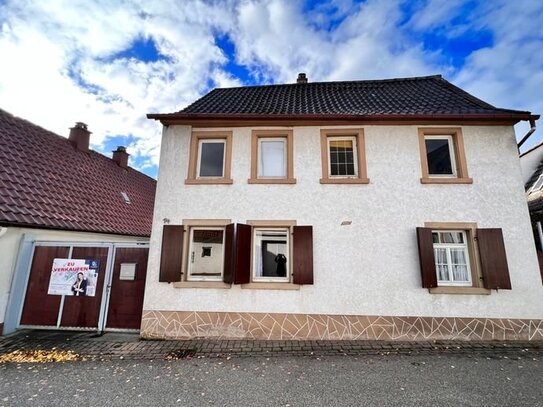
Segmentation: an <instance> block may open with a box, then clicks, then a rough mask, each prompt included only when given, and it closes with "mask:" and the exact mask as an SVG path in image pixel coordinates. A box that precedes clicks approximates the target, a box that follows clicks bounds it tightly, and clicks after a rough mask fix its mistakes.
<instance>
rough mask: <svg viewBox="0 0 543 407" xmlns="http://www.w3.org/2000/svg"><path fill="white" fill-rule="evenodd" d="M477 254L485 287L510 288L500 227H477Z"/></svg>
mask: <svg viewBox="0 0 543 407" xmlns="http://www.w3.org/2000/svg"><path fill="white" fill-rule="evenodd" d="M477 241H478V243H479V256H480V258H481V269H482V274H483V283H484V287H485V288H496V289H498V288H499V289H502V290H510V289H511V280H510V278H509V268H508V267H507V256H506V255H505V245H504V243H503V234H502V230H501V229H477Z"/></svg>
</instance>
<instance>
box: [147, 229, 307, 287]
mask: <svg viewBox="0 0 543 407" xmlns="http://www.w3.org/2000/svg"><path fill="white" fill-rule="evenodd" d="M183 235H184V227H183V225H164V227H163V232H162V253H161V257H160V275H159V280H158V281H159V282H168V283H171V282H176V281H181V268H182V265H183ZM252 236H253V231H252V227H251V226H250V225H245V224H239V223H238V224H233V223H231V224H230V225H227V226H226V231H225V242H224V272H223V281H224V282H225V283H228V284H247V283H249V282H250V281H251V251H252ZM292 251H293V263H292V264H293V267H292V270H293V283H294V284H313V227H312V226H294V236H293V250H292Z"/></svg>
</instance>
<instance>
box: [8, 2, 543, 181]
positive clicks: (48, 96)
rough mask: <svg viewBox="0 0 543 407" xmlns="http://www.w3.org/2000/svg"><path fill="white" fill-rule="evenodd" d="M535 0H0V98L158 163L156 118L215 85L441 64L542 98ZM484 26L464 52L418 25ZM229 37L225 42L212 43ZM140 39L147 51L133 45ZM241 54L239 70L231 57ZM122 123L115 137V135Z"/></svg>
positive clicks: (538, 105) (444, 31)
mask: <svg viewBox="0 0 543 407" xmlns="http://www.w3.org/2000/svg"><path fill="white" fill-rule="evenodd" d="M542 7H543V6H542V5H540V4H539V2H534V1H529V0H519V1H517V2H515V3H513V2H510V1H507V0H497V1H496V2H482V1H481V2H473V1H471V0H470V1H458V2H450V1H443V0H427V1H426V0H415V1H411V2H406V1H401V0H390V1H385V2H383V1H378V0H367V1H365V2H362V3H360V2H356V1H351V0H341V1H334V2H332V1H330V2H327V1H322V2H317V3H316V5H314V4H313V3H311V2H304V1H301V0H299V1H288V0H242V1H241V0H240V1H235V0H222V1H203V0H201V1H198V0H195V1H190V2H186V1H176V0H163V1H159V2H140V1H137V0H125V1H122V2H121V1H111V0H108V1H106V0H99V1H92V2H89V1H86V0H49V1H47V2H33V1H21V0H7V1H4V2H3V3H2V4H1V5H0V55H2V63H0V107H2V108H4V109H6V110H8V111H11V112H12V113H14V114H16V115H19V116H21V117H24V118H27V119H29V120H31V121H33V122H35V123H37V124H39V125H41V126H43V127H46V128H48V129H51V130H53V131H55V132H57V133H59V134H62V135H66V134H67V133H68V127H70V126H71V125H72V124H73V123H74V122H76V121H84V122H86V123H88V124H89V126H90V128H91V130H92V131H93V137H92V143H93V145H94V147H95V148H98V149H103V148H105V147H104V146H105V145H106V144H107V142H108V140H110V139H112V138H113V139H115V140H119V143H121V142H125V143H128V144H129V146H128V147H129V152H130V153H131V154H132V158H134V160H133V161H132V163H134V164H136V165H137V166H138V167H139V168H142V169H151V173H153V171H152V169H153V168H154V169H156V165H157V164H158V158H159V157H158V155H159V144H160V131H161V129H160V125H159V123H156V122H153V121H150V120H147V119H146V118H145V114H146V113H149V112H171V111H177V110H180V109H182V108H183V107H184V106H186V105H188V104H189V103H191V102H193V101H194V100H195V99H197V98H198V97H200V96H201V95H202V94H204V93H206V92H207V91H208V90H209V89H210V88H212V87H216V86H220V87H229V86H240V85H242V84H244V81H245V82H247V81H249V82H250V83H251V84H252V83H285V82H293V81H294V80H295V78H296V75H297V73H298V72H302V71H305V72H307V74H308V76H309V79H310V80H311V81H314V80H349V79H372V78H387V77H400V76H413V75H425V74H434V73H440V72H441V73H444V74H445V76H446V77H447V78H448V79H450V80H452V81H453V82H454V83H456V84H458V85H460V86H462V87H464V88H466V90H468V91H471V92H473V93H474V94H476V95H477V96H479V97H481V98H483V99H485V100H487V101H489V102H490V103H493V104H496V105H498V106H501V107H510V108H517V109H527V110H532V111H536V112H542V111H543V102H542V100H543V98H542V97H541V96H540V94H539V92H538V89H541V87H542V85H543V69H542V68H543V66H542V58H541V57H540V56H539V55H540V54H539V52H538V51H539V50H540V49H541V47H542V45H543V44H542V37H541V35H538V32H539V31H538V30H539V27H540V26H541V16H543V8H542ZM478 30H481V31H485V32H488V33H490V35H491V37H492V41H491V43H490V44H485V45H484V46H481V47H478V48H475V49H473V50H472V52H470V53H469V55H467V56H466V57H465V59H464V60H463V61H462V63H461V64H460V65H454V64H452V63H451V61H450V59H448V58H447V52H446V51H445V50H444V49H440V48H439V47H437V48H436V47H434V48H431V49H429V48H428V47H427V46H426V44H425V41H424V39H423V37H424V35H426V34H427V33H431V32H437V33H439V35H441V36H443V37H444V38H456V37H461V36H462V35H466V34H465V33H466V32H469V33H470V35H473V33H474V32H475V33H476V32H477V31H478ZM221 37H226V38H227V39H228V41H229V42H231V43H232V46H233V49H234V51H233V54H230V53H229V52H226V51H225V50H224V49H221V47H220V44H219V43H220V41H219V38H221ZM141 43H146V44H147V43H149V44H151V45H152V47H154V48H155V51H156V52H155V54H156V55H153V57H152V58H145V57H143V56H138V55H133V54H131V53H130V52H127V51H130V50H132V49H133V48H134V47H135V45H137V44H141ZM231 63H234V64H237V66H243V67H244V69H245V72H248V78H247V77H245V78H240V77H236V74H235V73H234V72H233V71H231V70H229V66H230V65H229V64H231ZM123 137H124V138H123Z"/></svg>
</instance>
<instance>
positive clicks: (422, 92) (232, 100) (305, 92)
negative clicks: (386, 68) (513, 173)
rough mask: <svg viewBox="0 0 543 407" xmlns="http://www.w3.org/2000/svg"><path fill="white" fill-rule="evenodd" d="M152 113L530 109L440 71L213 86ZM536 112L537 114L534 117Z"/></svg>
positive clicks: (496, 112) (499, 113)
mask: <svg viewBox="0 0 543 407" xmlns="http://www.w3.org/2000/svg"><path fill="white" fill-rule="evenodd" d="M147 117H148V118H150V119H159V120H168V119H170V120H175V119H205V118H211V117H213V118H224V119H264V118H273V119H281V118H288V119H296V118H297V119H321V120H326V119H332V118H334V119H341V118H345V119H353V120H357V119H358V120H360V119H379V120H381V119H398V120H404V119H407V120H409V119H420V118H428V119H439V118H443V119H448V118H458V119H461V118H468V119H469V118H471V119H475V118H485V119H498V118H501V119H508V120H517V121H518V120H528V119H529V118H534V116H533V115H531V113H530V112H525V111H518V110H509V109H500V108H496V107H494V106H492V105H490V104H488V103H486V102H484V101H482V100H480V99H478V98H476V97H475V96H473V95H470V94H469V93H467V92H465V91H464V90H462V89H460V88H458V87H456V86H454V85H453V84H451V83H450V82H448V81H446V80H445V79H443V78H442V77H441V75H434V76H425V77H414V78H398V79H384V80H366V81H345V82H309V83H294V84H284V85H265V86H245V87H237V88H223V89H222V88H218V89H214V90H212V91H211V92H209V93H208V94H206V95H205V96H203V97H202V98H200V99H198V100H196V101H195V102H194V103H192V104H191V105H190V106H188V107H186V108H185V109H183V110H181V111H179V112H176V113H166V114H160V113H159V114H148V115H147ZM536 118H537V117H536Z"/></svg>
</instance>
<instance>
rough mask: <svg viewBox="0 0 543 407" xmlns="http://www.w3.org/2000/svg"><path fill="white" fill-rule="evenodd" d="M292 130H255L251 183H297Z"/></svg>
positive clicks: (253, 132) (252, 147)
mask: <svg viewBox="0 0 543 407" xmlns="http://www.w3.org/2000/svg"><path fill="white" fill-rule="evenodd" d="M293 156H294V153H293V136H292V130H253V131H252V133H251V178H249V180H248V182H249V184H295V183H296V179H295V178H294V163H293V160H294V157H293Z"/></svg>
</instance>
